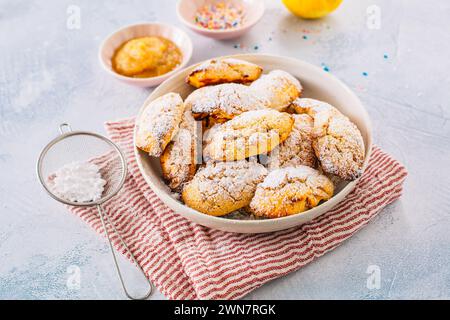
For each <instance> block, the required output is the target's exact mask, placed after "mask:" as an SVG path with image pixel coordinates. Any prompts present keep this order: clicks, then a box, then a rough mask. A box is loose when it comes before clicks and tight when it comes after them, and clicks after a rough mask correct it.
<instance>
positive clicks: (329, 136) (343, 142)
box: [292, 99, 365, 180]
mask: <svg viewBox="0 0 450 320" xmlns="http://www.w3.org/2000/svg"><path fill="white" fill-rule="evenodd" d="M292 106H293V107H294V109H295V111H296V112H297V113H306V114H308V115H310V116H311V117H312V118H313V119H314V127H313V148H314V151H315V153H316V155H317V158H318V159H319V161H320V164H321V166H322V169H323V171H324V172H326V173H330V174H334V175H336V176H338V177H340V178H342V179H344V180H355V179H357V178H358V177H359V176H361V174H362V168H363V164H364V156H365V148H364V140H363V138H362V136H361V132H360V131H359V129H358V127H357V126H356V125H355V124H354V123H353V122H351V121H350V119H349V118H347V117H346V116H345V115H343V114H342V113H341V112H340V111H339V110H337V109H336V108H335V107H333V106H332V105H330V104H328V103H325V102H322V101H318V100H314V99H296V100H295V101H294V102H293V103H292Z"/></svg>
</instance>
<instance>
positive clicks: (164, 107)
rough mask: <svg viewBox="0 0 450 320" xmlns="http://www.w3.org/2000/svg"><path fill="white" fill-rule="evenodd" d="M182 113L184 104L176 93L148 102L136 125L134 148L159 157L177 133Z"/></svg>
mask: <svg viewBox="0 0 450 320" xmlns="http://www.w3.org/2000/svg"><path fill="white" fill-rule="evenodd" d="M183 112H184V103H183V100H182V99H181V96H180V95H179V94H177V93H173V92H171V93H168V94H165V95H163V96H161V97H159V98H157V99H155V100H153V101H152V102H150V103H149V104H148V105H147V106H146V107H145V109H144V111H143V113H142V115H141V116H140V117H139V122H138V123H136V126H137V128H136V146H137V147H138V148H139V149H141V150H143V151H145V152H148V154H149V155H151V156H154V157H159V156H160V155H161V154H162V152H163V151H164V149H165V148H166V146H167V145H168V144H169V142H170V141H171V140H172V138H173V137H174V136H175V135H176V134H177V133H178V129H179V125H180V122H181V118H182V115H183Z"/></svg>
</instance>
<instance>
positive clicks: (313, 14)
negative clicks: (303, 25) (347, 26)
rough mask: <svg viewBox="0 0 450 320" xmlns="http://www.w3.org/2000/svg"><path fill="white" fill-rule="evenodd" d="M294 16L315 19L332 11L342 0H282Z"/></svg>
mask: <svg viewBox="0 0 450 320" xmlns="http://www.w3.org/2000/svg"><path fill="white" fill-rule="evenodd" d="M282 1H283V3H284V5H285V6H286V8H288V9H289V10H290V11H291V12H292V13H293V14H295V15H296V16H299V17H302V18H305V19H317V18H322V17H324V16H326V15H327V14H329V13H331V12H333V11H334V10H335V9H336V8H337V7H339V5H340V4H341V2H342V0H282Z"/></svg>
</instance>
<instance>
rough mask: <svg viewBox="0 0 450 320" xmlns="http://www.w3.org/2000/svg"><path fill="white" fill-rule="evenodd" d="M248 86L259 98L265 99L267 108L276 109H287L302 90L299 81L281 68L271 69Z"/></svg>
mask: <svg viewBox="0 0 450 320" xmlns="http://www.w3.org/2000/svg"><path fill="white" fill-rule="evenodd" d="M250 88H251V89H253V90H254V91H255V92H256V94H257V96H258V97H260V99H262V100H265V101H267V103H268V107H269V108H272V109H275V110H278V111H284V110H285V109H287V108H288V107H289V105H290V104H291V103H292V101H294V100H295V99H296V98H298V97H300V96H301V94H302V91H303V87H302V85H301V84H300V81H298V80H297V79H296V78H295V77H294V76H292V75H291V74H289V73H288V72H286V71H282V70H273V71H271V72H269V73H268V74H264V75H262V76H261V77H260V78H259V79H258V80H256V81H254V82H253V83H252V84H251V85H250Z"/></svg>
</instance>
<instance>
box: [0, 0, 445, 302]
mask: <svg viewBox="0 0 450 320" xmlns="http://www.w3.org/2000/svg"><path fill="white" fill-rule="evenodd" d="M266 3H267V10H266V13H265V16H264V17H263V20H262V21H261V22H260V23H259V24H258V25H257V26H256V27H255V28H254V29H253V30H252V31H251V32H250V33H248V34H247V35H245V36H244V37H242V38H240V39H237V40H230V41H220V42H219V41H213V40H210V39H208V38H204V37H201V36H199V35H196V34H194V33H192V32H191V31H188V33H189V35H190V36H191V38H192V40H193V43H194V54H193V57H192V60H191V62H192V63H194V62H197V61H200V60H203V59H206V58H210V57H213V56H220V55H226V54H235V53H245V52H247V53H254V52H257V53H272V54H280V55H285V56H291V57H295V58H299V59H303V60H305V61H308V62H310V63H313V64H315V65H318V66H322V67H323V68H324V69H327V70H328V71H329V72H331V73H332V74H334V75H336V76H337V77H339V78H340V79H341V80H343V81H344V82H345V83H346V84H348V85H349V86H350V87H351V88H352V89H353V90H354V91H355V92H356V94H357V95H358V96H359V97H360V98H361V100H362V101H363V103H364V104H365V105H366V107H367V109H368V111H369V113H370V116H371V118H372V121H373V127H374V138H375V143H376V144H377V145H379V146H381V147H382V148H383V149H384V150H386V151H388V152H389V153H391V154H392V155H394V156H395V157H396V158H397V159H398V160H400V161H401V162H403V163H404V164H405V165H406V167H407V168H408V170H409V173H410V175H409V177H408V179H407V181H406V185H405V190H404V195H403V197H402V199H401V200H399V201H397V202H395V203H394V204H392V205H390V206H388V207H387V208H386V209H385V210H384V211H383V212H382V213H381V214H380V215H379V216H378V217H377V218H376V219H375V220H374V221H372V222H371V223H370V224H369V225H367V226H366V227H365V228H364V229H363V230H361V231H360V232H358V233H357V234H356V235H355V236H354V237H352V238H351V239H350V240H348V241H346V242H345V243H344V244H343V245H341V246H340V247H338V248H336V249H335V250H334V251H332V252H330V253H328V254H327V255H325V256H323V257H321V258H320V259H317V260H316V261H315V262H313V263H311V264H309V265H308V266H306V267H305V268H303V269H301V270H299V271H297V272H294V273H292V274H290V275H288V276H286V277H283V278H281V279H277V280H275V281H272V282H270V283H268V284H266V285H264V286H263V287H261V288H259V289H257V290H255V291H254V292H252V293H251V294H249V295H248V296H247V297H246V298H247V299H271V298H277V299H320V298H325V299H347V298H348V299H405V298H438V299H441V298H447V299H448V298H450V268H449V267H448V266H449V265H450V246H449V243H450V232H449V230H450V195H449V191H450V187H449V183H448V182H449V179H450V161H449V160H450V121H449V120H450V99H449V98H450V94H449V92H450V90H449V88H450V76H449V71H450V60H449V59H448V52H450V41H449V40H450V35H449V33H448V32H447V31H448V16H449V14H450V3H448V2H445V1H438V0H432V1H428V2H427V3H426V4H424V2H423V1H419V0H408V1H405V0H403V1H388V0H370V1H369V0H361V1H344V3H343V5H342V6H341V7H340V8H339V10H338V11H336V12H335V13H334V14H332V15H331V16H329V17H327V18H325V19H323V20H319V21H302V20H299V19H297V18H295V17H293V16H292V15H290V14H289V13H288V12H287V10H286V9H285V8H284V7H283V6H282V5H281V2H280V1H266ZM373 5H375V7H374V6H373ZM77 10H79V12H80V24H79V25H77V24H76V22H77V21H75V22H74V21H73V14H74V13H76V12H77ZM377 17H379V19H377ZM137 21H161V22H166V23H170V24H174V25H177V26H180V27H182V28H183V26H182V25H181V23H180V22H179V21H178V20H177V17H176V13H175V1H156V0H154V1H151V0H146V1H143V0H142V1H141V0H134V1H127V2H126V3H124V2H123V1H118V0H110V1H95V2H94V1H87V0H76V1H56V0H55V1H45V2H43V1H36V0H34V1H25V0H20V1H11V0H10V1H3V2H2V6H1V8H0V38H1V39H2V41H1V42H0V57H1V59H0V70H1V73H0V181H1V183H0V262H1V263H0V299H7V298H13V299H123V298H124V295H123V293H122V291H121V288H120V286H119V283H118V280H117V276H116V274H115V269H114V267H113V264H112V261H111V256H110V252H109V249H108V247H107V244H106V242H105V240H104V239H103V238H101V237H99V236H97V235H96V234H95V233H94V232H93V231H92V230H91V229H90V228H89V227H88V226H87V225H86V224H85V223H83V222H82V221H81V220H79V219H78V218H76V217H75V216H73V215H71V214H70V213H68V211H67V210H66V209H65V208H64V207H63V206H62V205H61V204H59V203H57V202H55V201H54V200H52V199H51V198H49V197H48V196H47V195H46V194H45V192H44V191H43V190H42V188H41V186H40V185H39V184H38V182H37V180H36V174H35V161H36V158H37V156H38V154H39V152H40V150H41V148H42V147H43V146H44V145H45V144H46V143H47V142H48V141H49V140H50V139H52V138H53V137H55V135H56V134H57V128H58V124H59V123H61V122H65V121H67V122H69V123H71V125H72V126H73V127H74V128H78V129H83V130H91V131H96V132H99V133H104V128H103V123H104V122H105V121H106V120H111V119H119V118H122V117H129V116H133V115H135V114H136V112H137V110H138V109H139V107H140V106H141V104H142V102H143V101H144V100H145V98H146V97H147V96H148V94H149V93H150V92H151V89H140V88H135V87H131V86H127V85H124V84H122V83H120V82H117V81H116V80H114V79H112V78H111V77H110V76H109V75H108V74H106V73H105V72H104V71H103V70H102V69H101V68H100V66H99V63H98V60H97V50H98V47H99V44H100V42H101V41H102V39H103V38H104V37H105V36H106V35H107V34H109V33H111V32H112V31H114V30H116V29H117V28H119V27H120V26H123V25H126V24H131V23H133V22H137ZM378 22H379V24H378ZM78 27H79V28H78ZM121 260H122V263H124V268H126V269H127V270H129V271H132V268H133V267H132V266H131V264H128V263H126V262H124V261H123V260H124V259H123V258H122V257H121ZM127 270H126V271H127ZM373 270H376V272H375V273H377V272H378V271H379V275H380V278H379V279H380V283H379V284H380V285H379V286H375V287H374V286H371V285H368V284H367V282H368V278H369V280H370V274H369V273H371V272H373ZM372 276H373V275H372ZM74 279H75V280H77V279H79V280H80V281H75V282H74ZM131 281H132V283H133V284H134V285H138V284H140V283H141V282H139V281H138V278H136V277H134V276H133V277H132V278H131ZM369 282H370V281H369ZM163 298H164V297H163V296H162V295H161V294H160V293H156V294H154V295H153V299H163Z"/></svg>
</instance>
